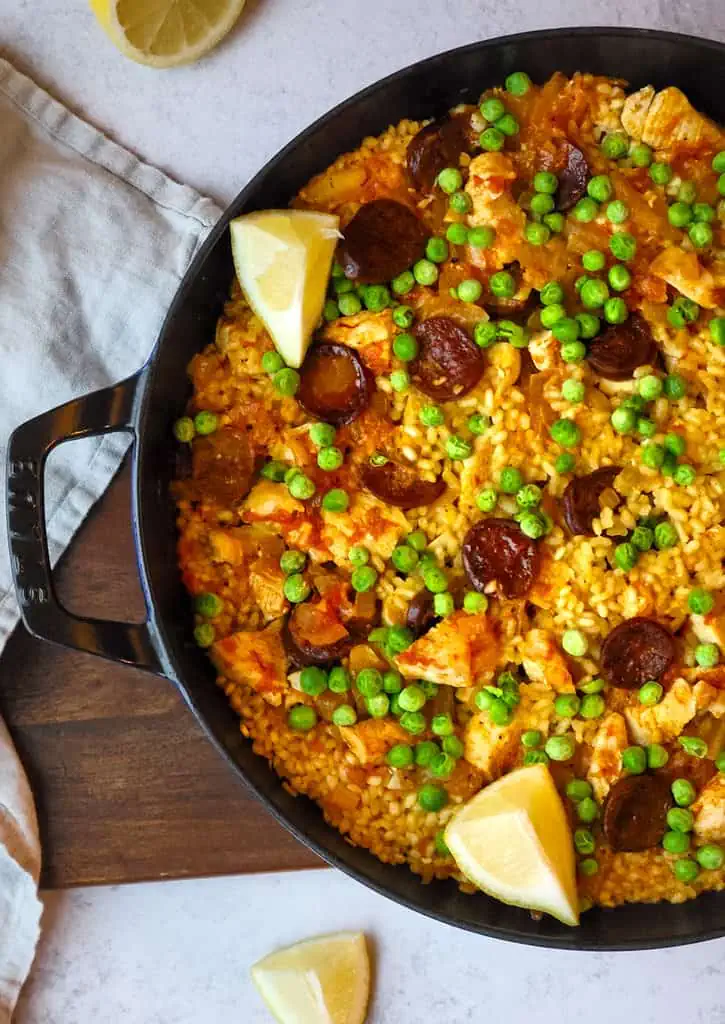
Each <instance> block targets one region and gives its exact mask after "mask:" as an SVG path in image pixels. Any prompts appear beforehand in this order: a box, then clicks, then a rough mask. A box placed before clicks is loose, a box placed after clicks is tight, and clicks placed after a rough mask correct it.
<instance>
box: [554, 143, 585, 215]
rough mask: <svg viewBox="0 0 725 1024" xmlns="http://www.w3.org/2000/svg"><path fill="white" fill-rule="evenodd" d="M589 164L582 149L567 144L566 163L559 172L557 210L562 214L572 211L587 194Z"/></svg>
mask: <svg viewBox="0 0 725 1024" xmlns="http://www.w3.org/2000/svg"><path fill="white" fill-rule="evenodd" d="M588 182H589V164H588V163H587V160H586V157H585V156H584V154H583V153H582V151H581V150H580V149H577V147H576V146H573V145H572V144H571V143H568V144H567V149H566V163H565V165H564V167H563V169H562V170H561V171H559V188H558V189H557V193H556V208H557V209H558V210H561V211H562V212H564V211H566V210H571V208H572V206H576V204H577V203H578V202H579V200H580V199H583V198H584V196H585V195H586V194H587V183H588Z"/></svg>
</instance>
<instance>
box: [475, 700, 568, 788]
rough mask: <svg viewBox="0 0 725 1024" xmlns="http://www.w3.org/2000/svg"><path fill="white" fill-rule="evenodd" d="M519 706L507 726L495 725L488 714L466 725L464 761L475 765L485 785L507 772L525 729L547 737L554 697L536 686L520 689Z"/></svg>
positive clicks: (479, 716)
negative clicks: (536, 730) (482, 776)
mask: <svg viewBox="0 0 725 1024" xmlns="http://www.w3.org/2000/svg"><path fill="white" fill-rule="evenodd" d="M520 695H521V703H520V704H519V706H518V707H517V708H516V711H515V714H514V716H513V718H512V720H511V722H509V724H508V725H494V723H493V722H492V721H491V719H490V718H489V716H488V713H487V712H485V711H482V712H481V713H480V714H477V715H474V716H473V718H471V719H470V721H469V722H468V724H467V725H466V731H465V735H464V753H463V756H464V757H465V759H466V761H469V762H470V763H471V764H472V765H475V767H476V768H478V769H479V770H480V771H481V772H482V773H483V775H484V778H485V780H486V782H493V781H494V779H498V778H499V777H500V776H501V775H503V774H504V772H507V771H510V770H511V768H513V767H514V765H515V764H516V762H517V760H518V758H519V756H520V754H521V736H522V734H523V733H524V732H526V731H527V730H528V729H538V731H539V732H541V733H542V734H543V735H544V736H548V734H549V728H550V725H551V720H552V717H553V714H554V694H553V691H552V690H550V689H549V688H548V687H546V686H540V685H538V684H536V683H529V684H528V685H523V686H522V687H521V690H520Z"/></svg>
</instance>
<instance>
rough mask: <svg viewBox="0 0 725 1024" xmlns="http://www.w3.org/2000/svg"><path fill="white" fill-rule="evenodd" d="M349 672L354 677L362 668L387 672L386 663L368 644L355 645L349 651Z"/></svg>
mask: <svg viewBox="0 0 725 1024" xmlns="http://www.w3.org/2000/svg"><path fill="white" fill-rule="evenodd" d="M349 667H350V671H351V672H352V674H353V675H354V676H356V675H357V674H358V672H362V670H363V669H364V668H376V669H377V670H378V672H387V670H388V667H389V666H388V663H387V661H386V660H385V658H383V657H382V655H380V654H378V652H377V651H376V650H375V648H374V647H372V646H371V645H370V644H356V645H355V646H354V647H353V648H352V650H351V651H350V661H349Z"/></svg>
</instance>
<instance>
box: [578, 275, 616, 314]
mask: <svg viewBox="0 0 725 1024" xmlns="http://www.w3.org/2000/svg"><path fill="white" fill-rule="evenodd" d="M579 297H580V299H581V301H582V305H584V306H586V308H587V309H599V307H600V306H603V305H604V303H605V302H606V301H607V299H608V298H609V288H608V287H607V285H606V284H605V283H604V281H600V280H598V279H596V278H592V280H590V281H586V282H585V284H584V285H583V287H582V290H581V292H580V293H579Z"/></svg>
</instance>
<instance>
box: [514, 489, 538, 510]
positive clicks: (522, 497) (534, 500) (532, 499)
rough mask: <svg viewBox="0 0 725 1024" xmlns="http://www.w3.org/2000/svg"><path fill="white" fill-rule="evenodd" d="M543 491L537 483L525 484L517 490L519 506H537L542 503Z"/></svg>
mask: <svg viewBox="0 0 725 1024" xmlns="http://www.w3.org/2000/svg"><path fill="white" fill-rule="evenodd" d="M541 498H542V491H541V488H540V487H538V486H537V485H536V484H525V485H524V486H523V487H521V488H520V489H519V490H518V491H517V492H516V504H517V505H518V506H519V508H536V506H537V505H539V504H540V503H541Z"/></svg>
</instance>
